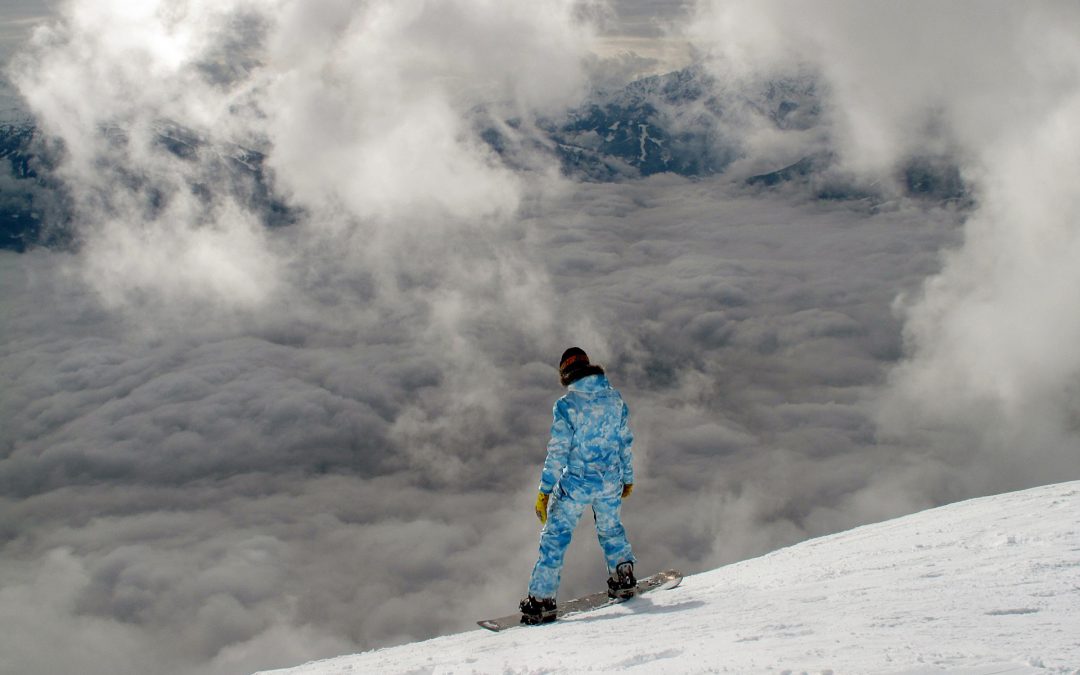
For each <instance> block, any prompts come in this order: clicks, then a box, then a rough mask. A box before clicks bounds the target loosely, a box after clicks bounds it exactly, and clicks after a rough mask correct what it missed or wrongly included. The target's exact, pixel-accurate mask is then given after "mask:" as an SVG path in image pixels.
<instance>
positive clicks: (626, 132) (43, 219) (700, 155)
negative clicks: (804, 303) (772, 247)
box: [0, 65, 967, 251]
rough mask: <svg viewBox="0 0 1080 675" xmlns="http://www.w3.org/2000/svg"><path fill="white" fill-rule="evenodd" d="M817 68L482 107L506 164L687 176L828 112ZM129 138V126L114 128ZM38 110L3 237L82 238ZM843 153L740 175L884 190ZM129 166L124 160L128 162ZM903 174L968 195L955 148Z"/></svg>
mask: <svg viewBox="0 0 1080 675" xmlns="http://www.w3.org/2000/svg"><path fill="white" fill-rule="evenodd" d="M822 111H823V104H822V101H821V93H820V87H819V85H818V82H817V80H816V78H814V77H813V76H811V75H807V74H800V75H795V76H791V77H787V78H778V79H775V80H771V81H767V82H762V83H759V84H756V85H740V86H735V85H733V84H729V83H725V82H722V81H720V80H719V79H718V78H717V77H716V76H715V75H713V74H711V73H710V72H709V71H708V70H707V69H706V68H705V67H704V66H702V65H694V66H690V67H687V68H684V69H682V70H678V71H675V72H671V73H667V74H665V75H654V76H650V77H646V78H643V79H640V80H637V81H634V82H631V83H630V84H628V85H627V86H625V87H623V88H621V89H616V90H613V91H595V92H593V94H592V95H590V97H589V99H588V100H587V101H586V102H584V103H582V104H581V105H579V106H577V107H575V108H572V109H570V110H568V111H566V112H565V113H564V114H562V115H559V116H557V117H550V118H543V119H540V120H537V121H536V122H535V123H534V124H524V123H522V121H521V120H516V119H509V120H504V119H496V118H493V117H492V116H491V114H490V113H486V112H485V111H482V110H481V111H478V114H477V116H476V120H475V124H476V125H477V129H476V131H477V133H478V135H479V137H480V138H481V139H482V140H483V141H484V142H485V143H487V144H488V146H489V147H490V148H491V149H492V150H493V151H494V152H495V153H496V154H497V155H498V156H499V157H501V158H502V161H503V162H505V163H506V165H507V166H510V167H512V168H517V169H527V168H529V166H530V160H529V159H528V158H529V157H530V156H532V155H535V154H536V153H540V154H541V155H543V156H546V157H547V158H548V159H547V160H545V161H551V160H554V161H556V162H558V164H559V165H560V166H561V168H562V171H563V172H564V173H565V174H566V175H567V176H570V177H572V178H574V179H577V180H586V181H601V182H607V181H621V180H632V179H636V178H642V177H646V176H650V175H654V174H657V173H664V172H670V173H674V174H678V175H680V176H686V177H702V176H711V175H716V174H722V173H725V172H726V171H728V169H729V168H730V167H731V166H732V164H733V163H734V162H735V161H736V160H739V159H743V158H746V156H747V154H748V152H749V151H748V150H747V144H746V139H745V136H746V134H747V133H748V129H752V128H760V127H761V126H766V127H769V128H771V129H773V130H774V131H775V132H777V133H781V134H782V133H785V132H795V133H800V132H806V131H808V130H812V129H814V128H815V127H817V126H819V125H821V124H822V123H823V112H822ZM110 134H111V136H110V137H115V138H116V139H118V140H122V139H123V137H124V131H123V130H122V129H116V130H112V131H110ZM156 134H157V143H158V145H159V146H160V147H161V148H163V149H164V150H166V151H168V152H169V153H171V154H172V155H174V156H175V157H177V158H180V159H182V160H188V161H196V159H198V160H199V161H201V162H203V163H204V164H205V166H204V167H203V168H204V169H205V171H204V172H203V173H205V174H206V176H205V178H204V179H200V180H198V181H194V182H193V183H192V184H191V185H190V186H189V188H190V189H191V190H192V192H194V193H195V194H197V195H198V194H207V195H209V192H208V190H209V186H208V184H207V183H208V182H209V181H212V182H213V183H214V184H220V183H222V182H224V183H225V184H226V185H228V186H229V189H231V190H234V191H235V192H236V193H237V194H241V195H243V197H242V199H243V200H245V201H246V203H247V206H248V207H249V208H251V209H252V210H253V211H254V212H256V213H258V214H260V217H261V218H262V219H263V220H264V222H265V223H266V224H267V225H268V226H275V225H282V224H289V223H291V222H294V221H295V217H296V213H295V212H294V211H293V210H291V209H290V208H289V207H288V205H287V204H286V203H285V200H284V199H283V198H281V197H280V196H279V195H276V194H275V193H274V190H273V185H272V181H271V179H270V177H269V175H268V173H267V171H266V170H265V168H264V165H265V155H264V153H263V152H262V151H260V150H256V149H251V148H244V147H240V146H236V145H232V146H229V147H211V146H210V144H209V142H208V141H206V140H205V139H202V138H200V137H199V136H198V135H197V134H196V133H194V132H192V131H191V130H188V129H185V128H183V127H182V126H180V125H177V124H173V123H170V122H167V121H162V122H160V123H159V124H158V126H157V129H156ZM43 141H44V139H43V138H42V137H41V133H40V131H39V130H38V129H37V128H35V126H34V123H33V122H32V121H31V120H29V119H24V120H22V121H12V122H8V123H6V124H3V125H0V160H6V165H5V162H0V187H2V188H3V190H2V191H0V249H8V250H14V251H24V250H26V249H27V248H30V247H33V246H51V247H56V246H71V245H77V240H76V238H75V236H74V233H73V228H72V226H71V223H72V209H71V201H70V199H69V198H68V195H67V193H66V192H65V189H64V186H63V185H62V183H61V182H60V181H59V180H57V179H56V178H55V176H54V175H53V172H54V169H55V167H56V166H57V162H58V161H59V158H58V152H59V151H58V150H57V148H55V147H51V146H47V145H46V143H44V142H43ZM836 164H837V162H836V155H835V153H833V152H831V151H821V150H818V151H813V152H810V153H809V154H807V155H806V156H804V157H802V158H800V159H798V160H797V161H795V162H794V163H791V164H788V165H786V166H780V167H777V168H776V169H775V170H772V171H769V172H766V173H761V174H758V175H753V176H749V177H742V178H738V179H739V180H743V181H744V182H745V184H746V185H747V186H748V187H751V188H758V189H775V188H779V187H781V186H783V185H786V184H790V185H794V186H798V188H797V189H802V190H804V191H807V192H808V193H809V194H811V195H812V196H814V197H816V198H818V199H871V200H873V199H875V198H877V196H876V193H875V192H874V187H873V186H872V185H871V186H870V187H865V186H863V187H860V186H859V182H858V181H857V180H853V179H852V177H849V176H844V175H839V174H837V172H836V171H834V168H835V165H836ZM119 173H120V174H121V175H122V176H123V175H124V172H123V170H121V171H120V172H119ZM897 183H898V184H899V185H900V187H901V189H902V190H903V191H904V192H905V193H906V194H908V195H911V196H919V197H924V198H929V199H934V200H961V199H965V198H966V195H967V187H966V186H965V185H964V182H963V180H962V178H961V176H960V173H959V171H958V169H957V168H956V167H955V166H954V165H952V164H950V163H949V162H948V161H947V160H946V159H944V158H912V159H911V160H910V161H909V162H908V163H907V164H906V165H905V166H903V167H901V168H900V169H899V173H898V176H897Z"/></svg>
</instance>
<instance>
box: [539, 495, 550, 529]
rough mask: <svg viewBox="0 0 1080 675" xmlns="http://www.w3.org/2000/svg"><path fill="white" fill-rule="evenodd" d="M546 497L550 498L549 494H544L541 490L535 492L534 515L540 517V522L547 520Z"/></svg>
mask: <svg viewBox="0 0 1080 675" xmlns="http://www.w3.org/2000/svg"><path fill="white" fill-rule="evenodd" d="M548 499H551V495H546V494H544V493H543V492H538V493H537V494H536V517H537V518H539V519H540V522H541V523H546V522H547V505H548Z"/></svg>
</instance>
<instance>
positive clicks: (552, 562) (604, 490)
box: [529, 473, 635, 598]
mask: <svg viewBox="0 0 1080 675" xmlns="http://www.w3.org/2000/svg"><path fill="white" fill-rule="evenodd" d="M612 479H613V480H611V479H608V480H604V479H601V478H600V477H599V476H597V477H596V479H594V480H589V479H585V478H582V477H579V476H575V475H573V474H570V473H567V474H564V475H563V477H562V479H561V480H559V483H558V484H557V485H556V487H555V490H554V492H552V495H551V505H550V506H549V508H548V519H547V524H546V525H545V526H544V529H543V531H541V533H540V558H539V559H538V560H537V561H536V566H535V567H533V572H532V578H531V579H530V580H529V595H531V596H533V597H534V598H554V597H555V594H556V592H557V591H558V590H559V580H560V578H561V576H562V566H563V557H564V556H565V554H566V547H567V546H568V545H569V544H570V537H571V536H573V534H574V528H575V527H577V524H578V521H579V520H580V519H581V514H582V513H583V512H584V511H585V507H586V506H590V505H591V506H592V508H593V516H594V517H595V519H596V536H597V537H598V538H599V539H600V548H601V549H603V551H604V558H606V559H607V568H608V574H611V573H612V572H614V571H615V566H616V565H618V564H619V563H621V562H627V561H630V562H633V561H634V560H635V559H634V554H633V552H632V551H631V550H630V542H628V541H627V540H626V530H625V529H623V525H622V520H621V519H620V517H619V511H620V509H621V508H622V481H621V478H620V477H618V476H613V477H612Z"/></svg>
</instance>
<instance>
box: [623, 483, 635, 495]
mask: <svg viewBox="0 0 1080 675" xmlns="http://www.w3.org/2000/svg"><path fill="white" fill-rule="evenodd" d="M633 491H634V484H633V483H627V484H625V485H623V486H622V498H623V499H626V498H627V497H629V496H630V493H631V492H633Z"/></svg>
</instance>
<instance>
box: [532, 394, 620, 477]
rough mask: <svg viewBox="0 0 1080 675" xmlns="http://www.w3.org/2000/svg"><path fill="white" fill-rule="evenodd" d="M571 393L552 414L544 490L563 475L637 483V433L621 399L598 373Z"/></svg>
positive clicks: (559, 401) (556, 404) (560, 401)
mask: <svg viewBox="0 0 1080 675" xmlns="http://www.w3.org/2000/svg"><path fill="white" fill-rule="evenodd" d="M567 390H568V391H567V393H566V395H565V396H563V397H562V398H560V399H559V400H558V401H556V402H555V407H554V409H553V410H552V418H553V420H552V422H551V440H550V441H549V442H548V448H547V460H545V461H544V471H543V473H542V474H541V476H540V491H541V492H544V493H550V492H551V491H552V490H553V489H554V488H555V484H556V483H557V482H558V481H559V479H560V478H562V476H563V474H564V473H569V474H573V475H574V476H578V477H580V478H582V479H583V480H585V481H588V482H590V483H593V482H595V483H597V484H600V483H604V482H616V481H615V480H613V479H617V482H618V483H621V484H627V483H633V482H634V467H633V459H634V457H633V452H632V451H631V450H630V446H631V444H633V442H634V434H633V433H631V431H630V427H629V425H628V422H629V419H630V410H629V409H628V408H627V407H626V403H625V402H623V399H622V396H621V395H619V392H618V391H616V390H615V388H614V387H612V386H611V383H610V382H608V379H607V376H605V375H599V374H598V375H589V376H587V377H583V378H581V379H580V380H578V381H576V382H573V383H571V384H570V386H569V387H567ZM605 478H606V480H605Z"/></svg>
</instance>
